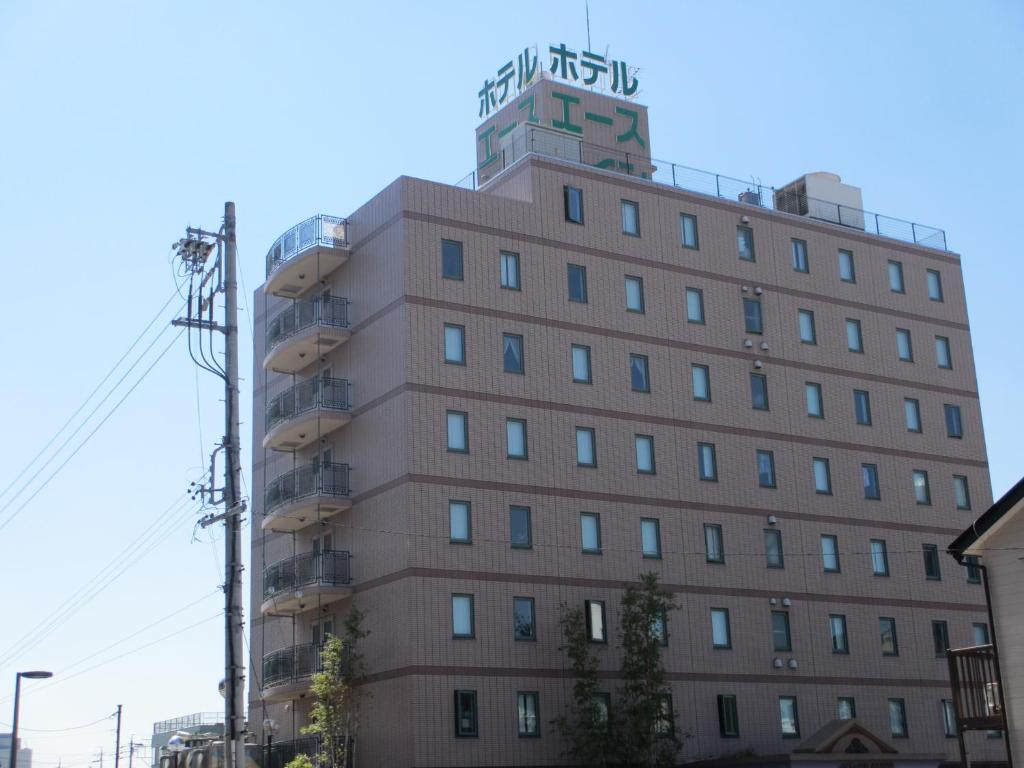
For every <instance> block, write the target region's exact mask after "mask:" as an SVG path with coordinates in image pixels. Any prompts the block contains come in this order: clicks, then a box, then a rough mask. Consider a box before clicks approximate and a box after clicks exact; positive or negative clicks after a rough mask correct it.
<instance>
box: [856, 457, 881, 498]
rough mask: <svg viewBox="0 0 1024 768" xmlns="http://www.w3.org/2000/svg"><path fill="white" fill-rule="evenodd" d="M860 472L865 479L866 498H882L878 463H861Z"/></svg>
mask: <svg viewBox="0 0 1024 768" xmlns="http://www.w3.org/2000/svg"><path fill="white" fill-rule="evenodd" d="M860 474H861V477H862V478H863V480H864V498H865V499H876V500H877V499H880V498H882V489H881V488H880V487H879V485H878V465H877V464H861V465H860Z"/></svg>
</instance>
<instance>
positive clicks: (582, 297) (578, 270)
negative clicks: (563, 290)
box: [566, 264, 587, 304]
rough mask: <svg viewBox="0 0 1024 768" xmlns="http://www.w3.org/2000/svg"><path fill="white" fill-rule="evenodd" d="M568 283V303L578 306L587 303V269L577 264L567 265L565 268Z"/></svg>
mask: <svg viewBox="0 0 1024 768" xmlns="http://www.w3.org/2000/svg"><path fill="white" fill-rule="evenodd" d="M566 275H567V277H568V282H569V301H575V302H577V303H580V304H586V303H587V268H586V267H581V266H580V265H579V264H569V265H568V267H567V268H566Z"/></svg>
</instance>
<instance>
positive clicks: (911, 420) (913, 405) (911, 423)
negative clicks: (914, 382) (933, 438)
mask: <svg viewBox="0 0 1024 768" xmlns="http://www.w3.org/2000/svg"><path fill="white" fill-rule="evenodd" d="M903 421H904V423H905V424H906V427H907V432H920V431H921V404H920V403H919V402H918V401H917V400H916V399H914V398H912V397H905V398H903Z"/></svg>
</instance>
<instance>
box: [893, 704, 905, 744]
mask: <svg viewBox="0 0 1024 768" xmlns="http://www.w3.org/2000/svg"><path fill="white" fill-rule="evenodd" d="M889 735H890V736H892V737H893V738H896V739H905V738H906V737H907V709H906V707H905V706H904V704H903V699H889Z"/></svg>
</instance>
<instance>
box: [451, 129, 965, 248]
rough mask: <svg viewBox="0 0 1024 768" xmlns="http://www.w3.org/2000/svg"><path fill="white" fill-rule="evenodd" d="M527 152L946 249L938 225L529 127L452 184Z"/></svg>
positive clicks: (476, 179) (487, 176) (479, 180)
mask: <svg viewBox="0 0 1024 768" xmlns="http://www.w3.org/2000/svg"><path fill="white" fill-rule="evenodd" d="M529 154H538V155H543V156H545V157H556V158H559V159H562V160H568V161H569V162H573V163H580V164H582V165H590V166H593V167H595V168H603V169H607V170H612V171H617V172H619V173H623V174H626V175H627V176H634V177H637V178H641V179H647V180H649V181H653V182H655V183H658V184H664V185H666V186H670V187H676V188H678V189H685V190H687V191H689V192H697V193H699V194H702V195H710V196H712V197H718V198H722V199H724V200H732V201H733V202H739V203H744V204H747V205H755V206H758V207H761V208H766V209H768V210H775V211H779V212H782V213H793V214H797V215H801V216H806V217H809V218H813V219H820V220H822V221H827V222H830V223H833V224H839V225H841V226H846V227H850V228H851V229H857V230H860V231H863V232H867V233H868V234H872V235H878V236H879V237H887V238H891V239H893V240H902V241H904V242H909V243H916V244H918V245H923V246H925V247H927V248H934V249H936V250H940V251H945V250H948V249H947V247H946V233H945V232H944V231H943V230H941V229H938V228H937V227H930V226H927V225H925V224H918V223H917V222H912V221H905V220H903V219H896V218H893V217H891V216H883V215H882V214H879V213H872V212H870V211H865V210H862V209H859V208H852V207H848V206H844V205H838V204H836V203H832V202H828V201H826V200H818V199H816V198H811V197H807V196H806V194H802V195H795V196H794V195H793V194H792V193H789V191H788V190H787V189H783V190H777V189H776V188H775V187H772V186H768V185H765V184H761V183H760V182H759V181H753V180H751V181H744V180H743V179H735V178H732V177H730V176H723V175H722V174H719V173H712V172H710V171H702V170H700V169H698V168H691V167H690V166H687V165H680V164H679V163H670V162H667V161H663V160H655V159H653V158H651V157H649V156H647V155H644V154H639V153H631V152H617V151H615V150H612V149H606V148H604V147H600V146H597V145H594V144H588V143H586V142H584V141H581V140H580V139H575V138H572V137H571V136H566V135H564V134H561V133H558V132H556V131H550V130H547V129H545V128H537V127H527V128H526V130H524V131H521V132H514V133H513V134H512V135H511V136H510V139H509V140H508V142H507V143H506V145H505V146H504V147H502V149H501V150H500V151H499V152H498V153H497V155H496V159H495V160H494V161H493V162H492V163H491V164H490V165H489V166H488V167H486V168H484V169H482V170H479V171H473V172H472V173H470V174H468V175H467V176H465V177H463V178H462V179H460V180H459V181H458V182H456V185H455V186H458V187H462V188H465V189H479V188H480V187H481V186H482V185H484V184H486V183H487V182H488V181H490V180H491V179H494V178H496V177H497V175H498V174H499V173H500V172H501V171H502V170H504V169H505V168H507V167H509V166H510V165H512V164H513V163H515V162H516V161H517V160H519V159H520V158H522V157H525V156H526V155H529Z"/></svg>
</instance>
